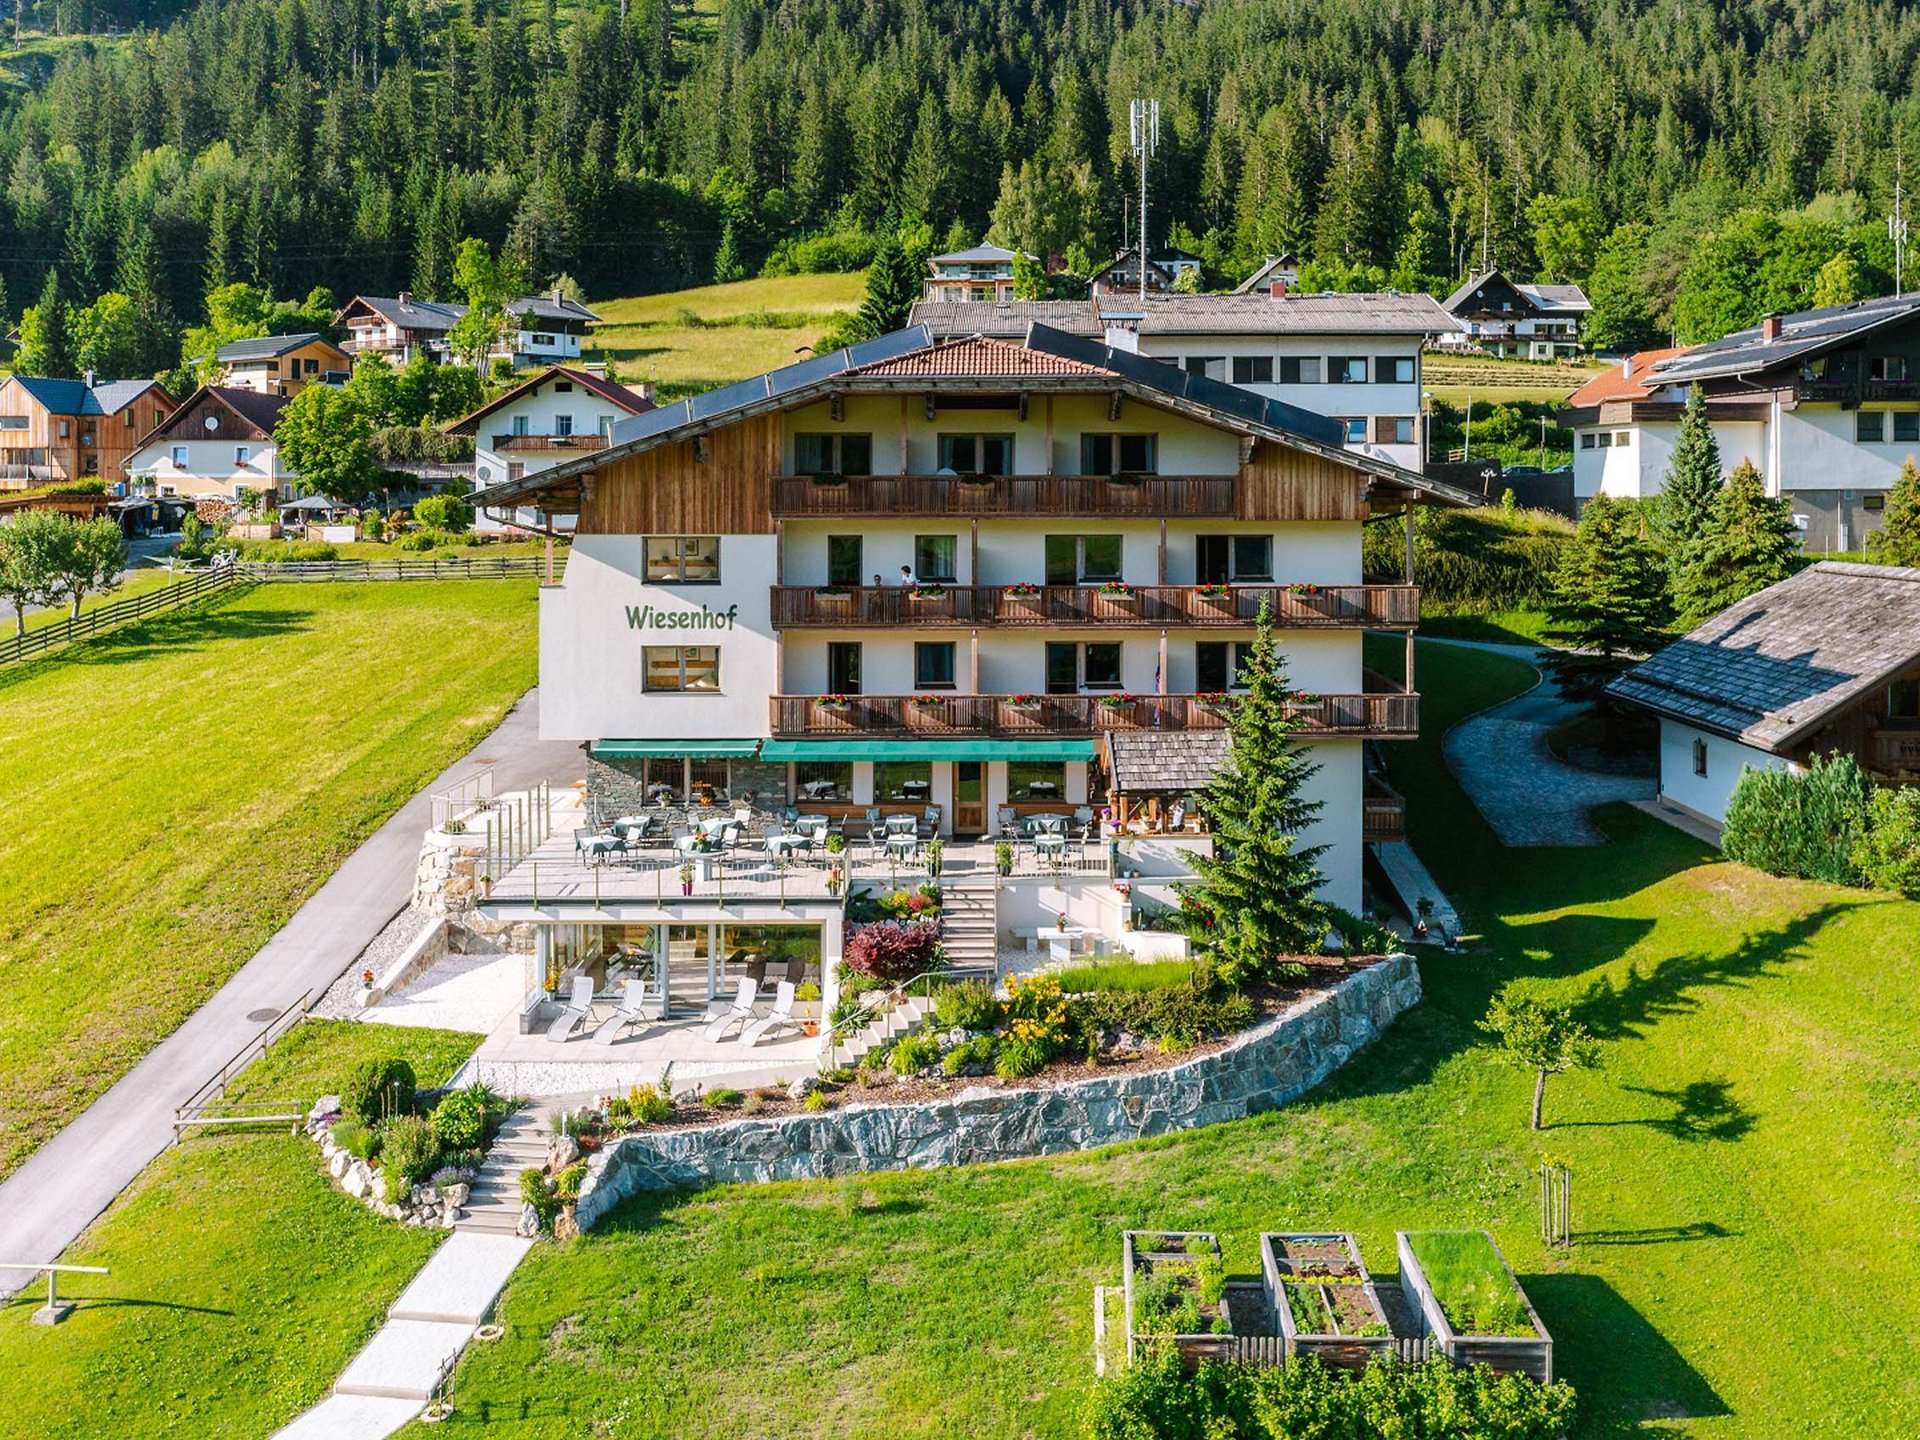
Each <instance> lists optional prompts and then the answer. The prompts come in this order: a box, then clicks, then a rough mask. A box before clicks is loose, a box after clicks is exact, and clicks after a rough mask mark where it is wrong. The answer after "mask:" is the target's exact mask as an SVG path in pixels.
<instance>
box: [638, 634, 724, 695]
mask: <svg viewBox="0 0 1920 1440" xmlns="http://www.w3.org/2000/svg"><path fill="white" fill-rule="evenodd" d="M640 660H641V665H642V676H641V679H642V683H643V686H644V688H645V689H647V690H648V691H657V692H664V693H669V694H671V693H674V692H677V691H703V692H707V693H713V692H717V691H718V690H719V689H720V647H719V646H718V645H647V646H644V647H642V649H641V652H640Z"/></svg>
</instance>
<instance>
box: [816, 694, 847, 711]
mask: <svg viewBox="0 0 1920 1440" xmlns="http://www.w3.org/2000/svg"><path fill="white" fill-rule="evenodd" d="M813 703H814V704H816V705H818V706H819V707H820V708H821V709H823V710H844V709H846V708H847V697H846V696H844V695H816V696H814V697H813Z"/></svg>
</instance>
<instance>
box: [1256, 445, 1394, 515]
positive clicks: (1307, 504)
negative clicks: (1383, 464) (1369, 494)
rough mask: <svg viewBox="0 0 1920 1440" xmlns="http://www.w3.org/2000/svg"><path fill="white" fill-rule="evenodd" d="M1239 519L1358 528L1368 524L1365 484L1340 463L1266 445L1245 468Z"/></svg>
mask: <svg viewBox="0 0 1920 1440" xmlns="http://www.w3.org/2000/svg"><path fill="white" fill-rule="evenodd" d="M1234 518H1235V519H1236V520H1271V521H1285V520H1348V521H1353V522H1356V523H1357V522H1359V521H1363V520H1365V519H1366V518H1367V500H1366V480H1365V479H1364V478H1363V477H1362V476H1361V475H1360V474H1359V473H1358V472H1357V471H1355V470H1353V469H1350V468H1349V467H1348V466H1345V465H1342V464H1341V463H1340V462H1339V461H1337V460H1331V459H1329V458H1327V457H1326V456H1324V455H1317V454H1314V453H1313V452H1311V451H1307V450H1294V449H1290V448H1289V447H1287V446H1284V445H1276V444H1274V443H1273V442H1271V441H1266V440H1263V441H1260V442H1259V443H1258V444H1256V445H1255V446H1254V450H1253V458H1252V459H1251V460H1250V461H1248V462H1247V463H1246V464H1245V465H1242V466H1241V467H1240V483H1239V484H1238V485H1237V486H1235V487H1234Z"/></svg>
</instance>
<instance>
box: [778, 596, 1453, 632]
mask: <svg viewBox="0 0 1920 1440" xmlns="http://www.w3.org/2000/svg"><path fill="white" fill-rule="evenodd" d="M1263 604H1264V605H1266V606H1268V607H1270V609H1271V611H1272V618H1273V623H1274V624H1275V625H1276V626H1280V627H1283V628H1287V629H1348V630H1368V629H1382V630H1386V629H1411V628H1412V627H1413V626H1415V625H1417V624H1419V623H1420V590H1419V587H1418V586H1414V585H1234V586H1219V587H1212V586H1193V585H1137V586H1132V587H1130V588H1128V589H1127V590H1126V591H1125V592H1124V593H1123V592H1119V591H1113V590H1107V589H1103V588H1102V587H1100V586H1098V585H1044V586H1033V585H1027V586H1019V585H937V586H936V585H924V586H920V587H917V588H913V587H908V588H901V587H897V586H896V587H892V588H887V587H876V586H869V585H862V586H834V585H828V586H819V587H815V586H811V585H776V586H774V587H773V623H774V625H775V626H776V627H778V628H787V629H792V628H801V627H807V626H817V627H820V628H824V629H839V628H843V627H858V626H869V625H884V626H888V627H890V628H891V627H899V626H906V627H908V628H915V627H923V626H930V627H939V626H955V625H992V626H1015V627H1017V626H1022V625H1031V626H1044V627H1053V626H1061V625H1102V626H1107V625H1112V626H1127V625H1135V626H1161V625H1172V626H1196V627H1202V628H1204V627H1208V626H1221V627H1235V626H1237V627H1240V628H1245V627H1247V626H1250V625H1252V624H1254V622H1255V621H1256V620H1257V619H1258V617H1259V614H1260V607H1261V606H1262V605H1263Z"/></svg>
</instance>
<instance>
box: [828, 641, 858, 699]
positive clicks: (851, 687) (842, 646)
mask: <svg viewBox="0 0 1920 1440" xmlns="http://www.w3.org/2000/svg"><path fill="white" fill-rule="evenodd" d="M827 693H828V694H830V695H858V694H859V693H860V644H859V642H858V641H851V640H833V641H829V642H828V644H827Z"/></svg>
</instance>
